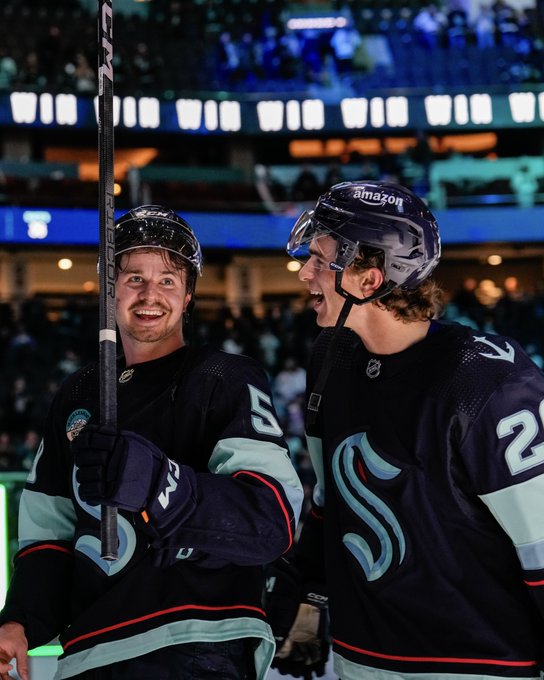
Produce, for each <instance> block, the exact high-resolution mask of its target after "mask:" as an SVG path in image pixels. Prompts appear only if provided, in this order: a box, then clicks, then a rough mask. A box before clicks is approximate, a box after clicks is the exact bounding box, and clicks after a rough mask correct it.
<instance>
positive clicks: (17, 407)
mask: <svg viewBox="0 0 544 680" xmlns="http://www.w3.org/2000/svg"><path fill="white" fill-rule="evenodd" d="M34 405H35V394H34V392H33V391H32V390H31V389H30V388H29V385H28V383H27V380H26V378H25V377H24V376H23V375H18V376H17V377H16V378H15V379H14V380H13V382H12V384H11V388H10V390H9V393H8V398H7V403H6V405H5V408H4V412H5V414H6V421H7V422H8V423H9V427H10V430H11V432H13V433H15V434H17V435H22V433H23V432H24V431H25V430H26V429H27V427H28V426H29V424H30V423H32V422H33V420H34Z"/></svg>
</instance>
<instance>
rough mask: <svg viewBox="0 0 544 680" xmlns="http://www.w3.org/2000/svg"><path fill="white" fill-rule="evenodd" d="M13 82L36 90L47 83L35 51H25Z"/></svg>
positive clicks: (40, 89) (42, 87)
mask: <svg viewBox="0 0 544 680" xmlns="http://www.w3.org/2000/svg"><path fill="white" fill-rule="evenodd" d="M15 84H16V85H17V86H23V87H25V88H26V89H29V90H34V91H37V92H40V91H42V90H43V89H44V88H45V86H46V85H47V78H46V76H45V73H44V69H43V66H42V64H41V62H40V59H39V57H38V53H37V52H36V51H34V50H30V51H29V52H27V54H26V56H25V58H24V62H23V66H22V68H21V69H20V70H19V73H18V74H17V78H16V80H15Z"/></svg>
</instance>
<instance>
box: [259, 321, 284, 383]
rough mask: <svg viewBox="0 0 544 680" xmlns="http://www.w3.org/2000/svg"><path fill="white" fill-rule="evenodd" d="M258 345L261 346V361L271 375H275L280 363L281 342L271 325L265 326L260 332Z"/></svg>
mask: <svg viewBox="0 0 544 680" xmlns="http://www.w3.org/2000/svg"><path fill="white" fill-rule="evenodd" d="M257 343H258V345H259V350H260V355H261V361H262V363H263V364H264V365H265V367H266V368H267V369H268V371H269V372H270V373H275V371H276V368H277V363H278V350H279V349H280V347H281V340H280V339H279V337H278V336H277V335H276V333H274V331H273V330H272V328H271V327H270V324H265V325H264V326H263V327H262V328H261V329H260V331H259V334H258V339H257Z"/></svg>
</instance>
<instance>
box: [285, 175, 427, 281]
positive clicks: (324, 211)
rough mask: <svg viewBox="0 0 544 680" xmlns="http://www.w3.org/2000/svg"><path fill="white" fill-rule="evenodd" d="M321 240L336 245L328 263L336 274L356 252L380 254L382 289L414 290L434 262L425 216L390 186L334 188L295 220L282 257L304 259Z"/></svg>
mask: <svg viewBox="0 0 544 680" xmlns="http://www.w3.org/2000/svg"><path fill="white" fill-rule="evenodd" d="M324 235H329V236H332V237H334V238H335V239H336V240H337V241H338V245H337V249H336V259H335V261H334V262H330V263H328V267H329V268H330V269H331V270H333V271H336V272H340V273H341V272H343V271H344V270H345V268H346V267H348V266H349V265H350V264H352V262H353V261H354V260H355V258H356V257H357V256H358V255H360V248H362V250H363V252H364V251H365V249H366V250H367V252H368V250H370V252H376V251H381V252H382V253H383V256H384V275H385V281H384V286H385V287H387V289H388V290H391V289H392V288H396V287H400V288H416V287H417V286H418V285H419V284H420V283H421V282H422V281H424V280H425V279H426V278H427V277H428V276H430V274H431V273H432V271H433V270H434V268H435V267H436V265H437V264H438V261H439V259H440V236H439V233H438V227H437V224H436V220H435V218H434V216H433V215H432V213H431V211H430V210H429V209H428V208H427V206H426V205H425V203H424V202H423V201H422V200H421V199H420V198H419V197H418V196H416V195H415V194H414V193H413V192H411V191H410V190H409V189H406V188H405V187H402V186H400V185H398V184H393V183H390V182H379V181H357V182H342V183H340V184H335V185H334V186H333V187H331V188H330V189H329V190H328V191H327V192H326V193H325V194H323V195H322V196H320V198H319V199H318V201H317V204H316V206H315V208H314V210H312V211H307V212H304V213H303V214H302V215H301V216H300V217H299V219H298V220H297V222H296V224H295V226H294V227H293V230H292V231H291V235H290V238H289V242H288V245H287V252H288V254H289V255H290V256H291V257H294V258H295V259H306V258H307V257H308V256H309V246H310V243H311V241H312V240H313V239H315V238H319V237H320V236H324ZM337 278H338V277H337Z"/></svg>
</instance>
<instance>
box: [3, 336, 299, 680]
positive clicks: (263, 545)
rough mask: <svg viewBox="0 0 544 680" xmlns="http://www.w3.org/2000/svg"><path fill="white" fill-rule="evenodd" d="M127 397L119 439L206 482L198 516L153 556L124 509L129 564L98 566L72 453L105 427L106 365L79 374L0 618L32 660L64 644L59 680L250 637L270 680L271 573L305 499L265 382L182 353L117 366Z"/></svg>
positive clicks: (67, 387) (62, 397) (228, 360)
mask: <svg viewBox="0 0 544 680" xmlns="http://www.w3.org/2000/svg"><path fill="white" fill-rule="evenodd" d="M117 400H118V426H119V428H120V429H124V430H131V431H133V432H137V433H139V434H140V435H143V436H144V437H146V438H147V439H149V440H150V441H152V442H154V443H155V444H156V445H157V446H158V447H159V448H160V449H161V450H162V451H163V452H164V453H165V454H166V455H167V456H168V457H169V458H171V459H174V460H177V461H179V462H180V463H181V464H182V466H190V467H191V468H192V469H193V470H194V471H195V472H196V476H197V491H196V493H197V499H196V507H195V510H194V512H193V513H192V514H191V516H190V517H188V518H187V519H185V521H184V522H183V524H182V525H181V526H178V527H177V528H176V529H175V530H174V531H173V532H172V531H170V533H169V535H168V536H163V537H161V538H160V539H157V540H156V541H154V542H152V544H151V545H150V540H149V538H148V534H146V533H145V532H143V531H142V529H141V526H140V523H139V522H141V519H140V520H139V519H138V518H137V517H135V515H133V514H132V513H129V512H124V511H120V512H119V516H118V533H119V559H118V560H117V561H114V562H107V561H104V560H102V559H101V558H100V521H99V520H100V507H98V506H91V505H89V504H87V503H85V502H83V501H82V500H81V498H80V497H79V495H78V484H77V482H76V481H75V470H74V465H73V463H72V456H71V452H70V441H71V440H72V439H73V438H74V436H76V435H77V433H78V431H79V429H80V428H81V427H83V426H84V425H85V424H86V423H87V422H98V420H99V406H98V405H99V380H98V369H97V365H96V364H92V365H90V366H88V367H86V368H84V369H82V370H81V371H79V372H77V373H76V374H74V375H73V376H71V377H69V378H68V379H67V381H66V382H65V383H64V384H63V386H62V387H61V389H60V390H59V392H58V394H57V396H56V398H55V400H54V402H53V404H52V407H51V410H50V413H49V415H48V418H47V421H46V425H45V431H44V438H43V441H42V444H41V446H40V449H39V451H38V453H37V456H36V459H35V463H34V467H33V469H32V471H31V473H30V475H29V478H28V481H27V484H26V486H25V489H24V491H23V494H22V497H21V505H20V512H19V540H20V548H19V551H18V553H17V555H16V557H15V564H14V575H13V579H12V583H11V585H10V590H9V594H8V599H7V603H6V606H5V609H4V611H3V612H2V616H1V620H2V621H6V620H15V621H19V622H20V623H22V624H23V625H24V626H25V630H26V634H27V637H28V640H29V645H30V648H31V649H32V648H33V647H36V646H38V645H40V644H44V643H47V642H48V641H50V640H52V639H53V638H55V637H56V636H57V635H58V634H59V633H60V642H61V644H62V646H63V654H62V655H61V657H60V660H59V665H58V671H57V676H56V678H57V679H61V678H69V677H71V676H73V675H75V674H77V673H81V672H83V671H85V670H87V669H91V668H95V667H98V666H102V665H107V664H110V663H112V662H115V661H118V660H121V659H125V658H130V657H134V656H138V655H140V654H145V653H147V652H150V651H152V650H154V649H157V648H159V647H162V646H164V645H171V644H178V643H184V642H191V641H195V640H205V641H220V640H226V639H234V638H243V637H251V638H257V639H258V642H259V645H258V646H257V649H256V652H255V661H256V668H257V676H258V678H263V677H264V675H265V673H266V669H267V668H268V665H269V663H270V660H271V658H272V656H273V652H274V641H273V636H272V633H271V630H270V628H269V626H268V624H267V623H266V618H265V614H264V612H263V609H262V605H261V597H262V585H263V575H262V566H261V565H263V564H265V563H266V562H269V561H270V560H273V559H275V558H276V557H278V556H279V555H280V554H282V553H283V552H284V551H286V550H287V549H288V548H289V547H290V545H291V543H292V540H293V535H294V531H295V523H296V521H297V519H298V514H299V512H300V505H301V499H302V489H301V485H300V482H299V480H298V477H297V476H296V473H295V471H294V468H293V466H292V464H291V461H290V458H289V455H288V451H287V447H286V445H285V441H284V438H283V433H282V430H281V427H280V425H279V424H278V421H277V417H276V414H275V411H274V407H273V404H272V400H271V396H270V391H269V385H268V381H267V378H266V375H265V373H264V371H263V370H262V369H261V368H260V366H259V365H258V364H257V363H256V362H254V361H253V360H252V359H249V358H247V357H239V356H234V355H229V354H226V353H224V352H217V351H214V350H202V349H201V350H197V349H191V348H187V347H184V348H181V349H179V350H177V351H176V352H173V353H172V354H170V355H168V356H165V357H162V358H160V359H156V360H154V361H149V362H146V363H142V364H137V365H135V366H133V367H131V368H129V369H127V370H123V366H122V365H120V366H119V367H118V397H117ZM182 470H183V467H182ZM38 575H39V576H38Z"/></svg>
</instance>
